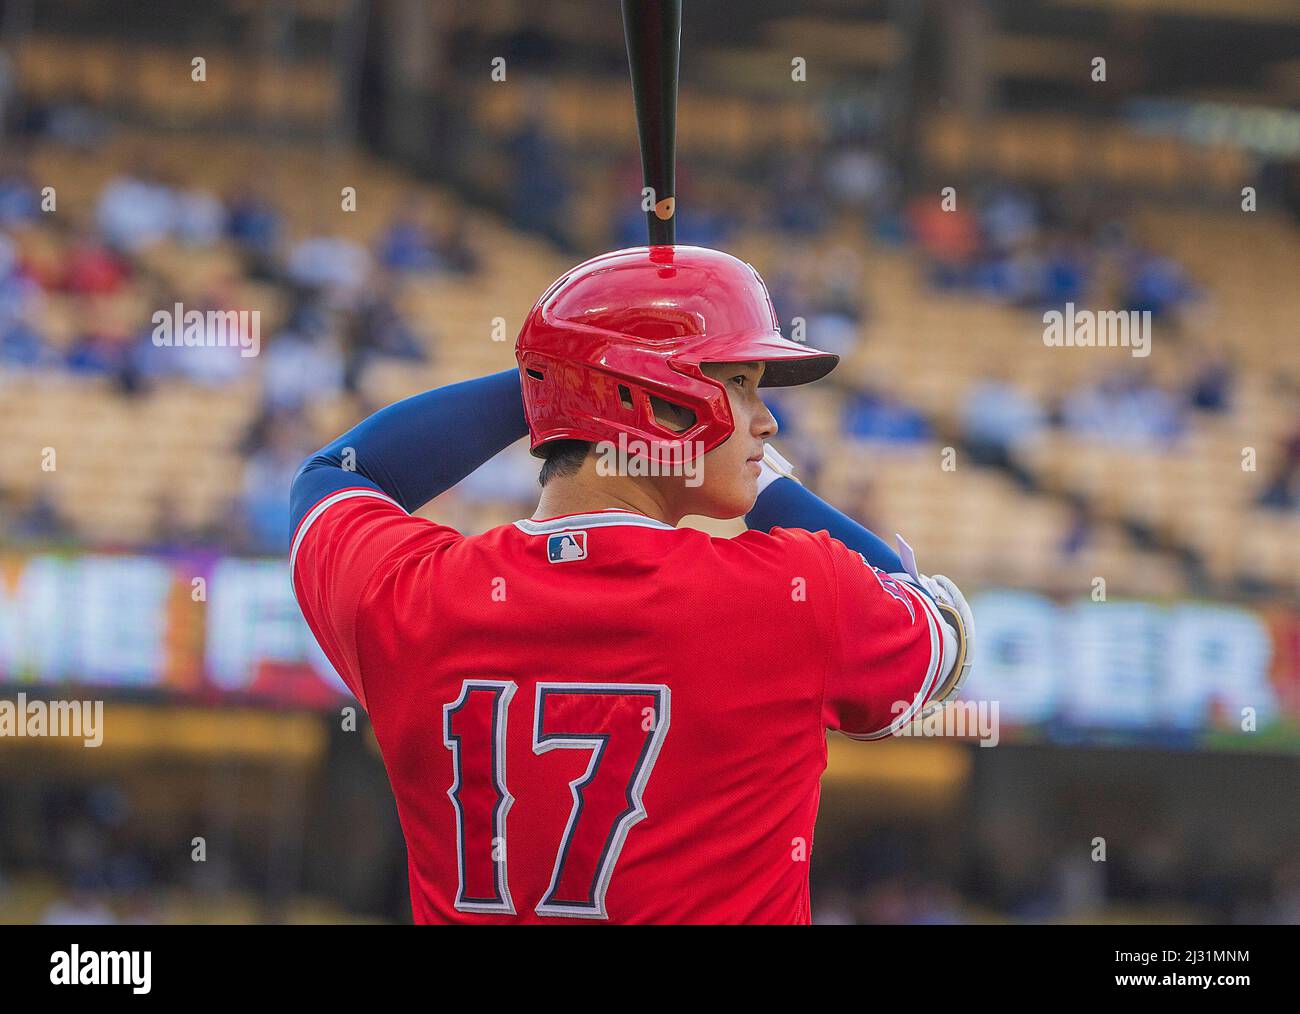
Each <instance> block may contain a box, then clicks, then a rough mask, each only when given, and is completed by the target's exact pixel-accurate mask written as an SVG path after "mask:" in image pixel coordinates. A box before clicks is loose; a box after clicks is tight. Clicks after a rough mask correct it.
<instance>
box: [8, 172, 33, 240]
mask: <svg viewBox="0 0 1300 1014" xmlns="http://www.w3.org/2000/svg"><path fill="white" fill-rule="evenodd" d="M39 214H40V203H39V200H38V198H37V194H36V187H35V186H33V185H32V181H31V176H30V175H29V174H28V172H27V170H26V169H25V168H22V167H21V166H16V167H13V168H9V169H5V170H3V171H0V228H10V229H11V228H14V227H16V226H19V225H23V224H24V223H26V222H30V221H32V220H33V219H35V218H36V217H37V215H39Z"/></svg>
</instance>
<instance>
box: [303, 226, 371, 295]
mask: <svg viewBox="0 0 1300 1014" xmlns="http://www.w3.org/2000/svg"><path fill="white" fill-rule="evenodd" d="M370 264H371V260H370V254H369V253H368V252H367V251H366V249H365V247H363V246H360V245H358V244H356V243H354V242H352V240H350V239H343V238H342V237H340V236H312V237H309V238H307V239H304V240H301V241H300V242H299V243H297V244H296V245H295V246H294V247H293V249H292V250H291V251H290V253H289V265H288V271H289V277H290V278H291V279H293V280H294V281H295V282H297V283H298V284H299V285H302V286H305V287H307V288H310V289H319V290H322V291H323V293H324V294H325V295H326V296H327V297H328V299H329V302H330V303H331V304H332V305H335V306H346V305H349V304H350V303H351V302H352V300H353V299H354V298H355V297H356V295H357V294H358V293H359V292H360V291H361V288H362V287H363V286H364V285H365V283H366V279H367V278H368V277H369V274H370Z"/></svg>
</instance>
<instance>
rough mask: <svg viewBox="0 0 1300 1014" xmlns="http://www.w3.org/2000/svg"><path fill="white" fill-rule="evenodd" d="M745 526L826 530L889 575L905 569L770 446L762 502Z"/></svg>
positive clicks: (752, 510)
mask: <svg viewBox="0 0 1300 1014" xmlns="http://www.w3.org/2000/svg"><path fill="white" fill-rule="evenodd" d="M745 524H746V526H747V527H749V528H752V529H755V530H756V531H762V532H767V531H771V530H772V529H773V528H802V529H804V530H805V531H809V532H819V531H821V530H822V529H825V530H826V531H827V532H829V533H830V535H831V537H832V538H836V539H839V540H840V541H841V542H843V543H844V544H845V545H846V546H848V547H849V548H850V549H856V550H857V551H858V552H859V553H861V554H862V555H863V557H865V558H866V560H867V562H868V563H870V564H871V565H872V566H873V567H879V568H880V569H881V570H883V571H884V572H885V573H886V574H896V573H898V572H899V571H901V570H902V569H903V563H902V561H901V560H900V559H899V557H898V554H897V553H896V552H894V551H893V550H892V549H890V548H889V546H888V545H886V544H885V542H884V541H883V540H882V539H881V538H880V537H879V536H878V535H876V534H875V533H874V532H872V531H871V530H870V529H868V528H866V527H864V526H863V525H860V524H858V522H856V521H854V520H853V519H852V518H851V517H849V516H848V515H847V514H845V513H844V512H843V511H839V510H836V509H835V508H834V507H832V506H831V505H830V504H828V503H827V502H826V501H825V500H823V499H822V498H821V497H819V496H818V495H817V494H816V493H814V492H813V491H812V490H810V489H807V488H806V487H804V485H803V484H802V483H800V482H799V480H798V479H796V478H795V477H794V470H793V468H792V467H791V465H790V463H789V462H788V461H786V460H785V458H783V457H781V455H780V454H778V453H777V452H776V449H775V448H773V447H771V446H770V445H769V446H768V448H767V451H766V452H765V454H764V455H763V470H762V472H761V473H760V474H759V477H758V499H757V500H755V501H754V506H753V507H752V508H750V511H749V513H748V514H746V515H745Z"/></svg>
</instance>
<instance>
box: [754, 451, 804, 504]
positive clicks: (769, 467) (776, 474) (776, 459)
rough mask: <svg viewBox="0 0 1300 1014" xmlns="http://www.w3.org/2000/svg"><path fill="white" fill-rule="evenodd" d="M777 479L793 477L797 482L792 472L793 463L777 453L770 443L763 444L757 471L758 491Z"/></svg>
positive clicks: (761, 490)
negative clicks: (761, 456)
mask: <svg viewBox="0 0 1300 1014" xmlns="http://www.w3.org/2000/svg"><path fill="white" fill-rule="evenodd" d="M777 479H794V481H795V482H799V480H798V479H797V478H796V477H795V474H794V465H792V464H790V462H788V461H787V460H786V459H785V458H783V457H782V456H781V455H780V454H778V453H777V451H776V448H774V447H773V446H772V445H771V444H764V445H763V461H762V463H761V464H760V465H759V472H758V491H759V493H762V492H763V490H765V489H767V487H768V486H770V485H772V483H774V482H776V480H777ZM801 485H802V484H801Z"/></svg>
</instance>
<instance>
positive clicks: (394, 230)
mask: <svg viewBox="0 0 1300 1014" xmlns="http://www.w3.org/2000/svg"><path fill="white" fill-rule="evenodd" d="M379 261H380V263H381V264H382V265H383V266H384V267H385V268H387V269H388V270H390V271H413V272H416V271H421V272H422V271H433V270H435V269H437V268H440V267H441V266H442V263H441V259H440V258H439V256H438V252H437V251H436V250H435V249H434V240H433V236H432V235H431V234H430V232H429V230H428V229H427V228H426V227H425V226H424V224H423V222H422V221H421V220H420V215H419V209H418V206H417V205H416V203H415V202H413V201H408V202H407V205H406V207H404V208H403V209H402V211H401V212H400V213H399V214H398V216H397V217H396V218H394V219H393V221H392V222H391V223H390V224H389V226H388V229H387V230H386V231H385V232H384V235H383V236H382V237H381V238H380V240H379Z"/></svg>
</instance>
